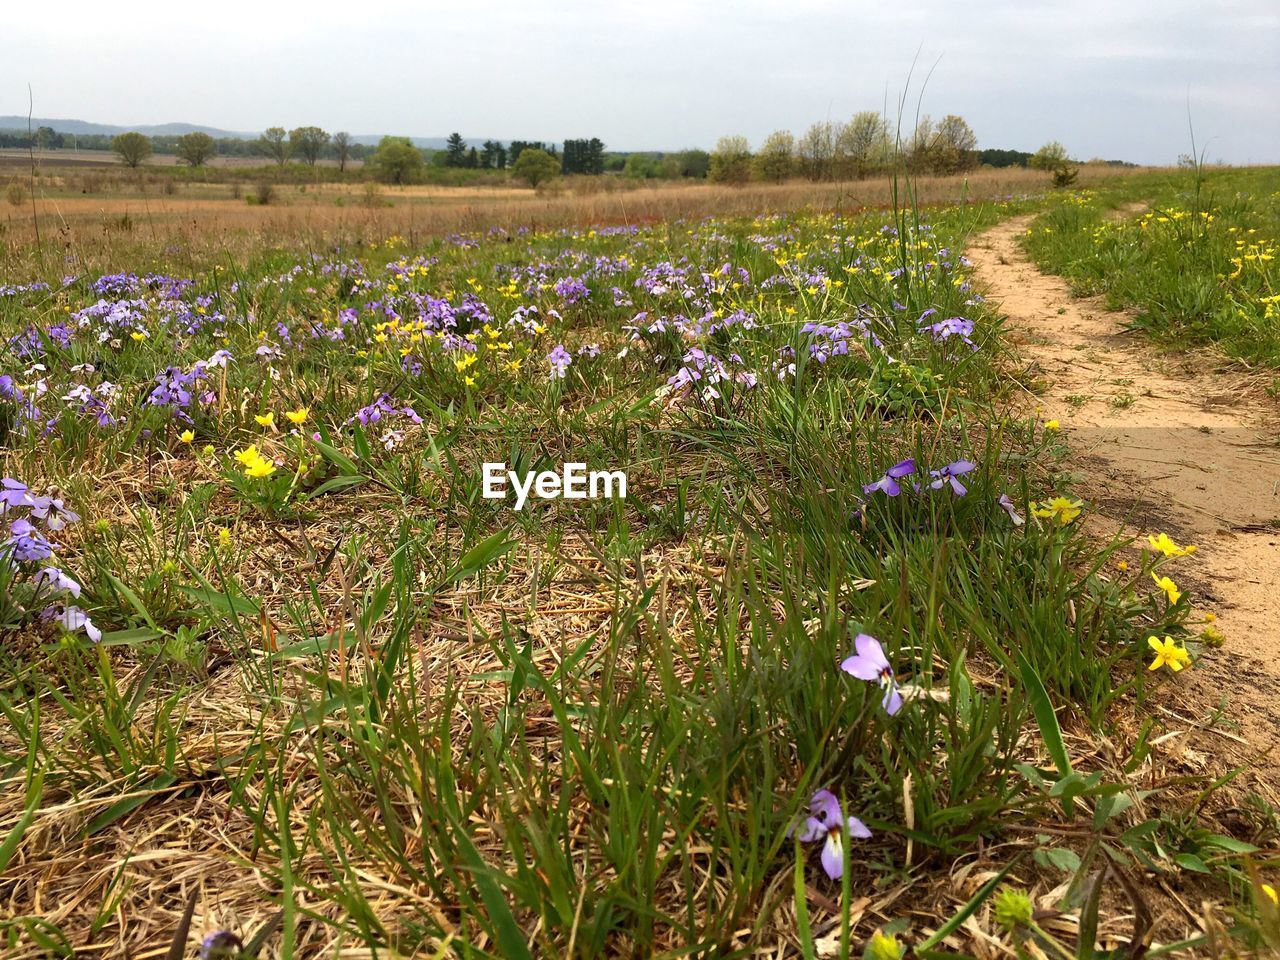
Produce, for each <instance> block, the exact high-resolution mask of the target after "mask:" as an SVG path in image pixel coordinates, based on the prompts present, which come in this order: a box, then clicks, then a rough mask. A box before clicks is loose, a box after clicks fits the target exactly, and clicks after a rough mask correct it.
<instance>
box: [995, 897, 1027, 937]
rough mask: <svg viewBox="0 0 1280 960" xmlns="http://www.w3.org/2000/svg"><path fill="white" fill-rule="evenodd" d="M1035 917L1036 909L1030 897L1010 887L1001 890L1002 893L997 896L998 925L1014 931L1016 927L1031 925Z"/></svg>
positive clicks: (996, 913)
mask: <svg viewBox="0 0 1280 960" xmlns="http://www.w3.org/2000/svg"><path fill="white" fill-rule="evenodd" d="M1034 915H1035V908H1034V907H1033V906H1032V904H1031V898H1030V897H1029V896H1027V895H1026V894H1025V893H1023V892H1022V891H1021V890H1014V889H1012V888H1010V887H1001V888H1000V892H999V893H997V894H996V896H995V916H996V923H998V924H1000V926H1002V927H1004V928H1005V929H1006V930H1013V929H1014V928H1015V927H1020V926H1025V925H1026V924H1028V923H1030V922H1031V918H1032V917H1033V916H1034Z"/></svg>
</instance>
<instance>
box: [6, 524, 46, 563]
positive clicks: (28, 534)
mask: <svg viewBox="0 0 1280 960" xmlns="http://www.w3.org/2000/svg"><path fill="white" fill-rule="evenodd" d="M9 534H10V536H9V539H8V540H6V541H4V543H0V551H3V550H4V548H6V547H7V548H8V549H9V551H10V553H11V555H12V556H13V558H14V559H15V560H18V561H20V562H22V563H31V562H33V561H37V560H47V559H48V558H49V557H50V556H52V555H53V544H51V543H50V542H49V541H48V540H46V539H45V538H44V537H43V536H42V535H41V534H40V532H39V531H38V530H36V528H35V527H33V526H32V525H31V522H30V521H29V520H15V521H13V525H12V526H10V527H9Z"/></svg>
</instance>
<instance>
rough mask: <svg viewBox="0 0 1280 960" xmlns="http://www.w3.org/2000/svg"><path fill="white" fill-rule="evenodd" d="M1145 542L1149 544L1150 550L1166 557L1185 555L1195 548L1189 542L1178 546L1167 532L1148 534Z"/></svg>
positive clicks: (1193, 551)
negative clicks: (1183, 545)
mask: <svg viewBox="0 0 1280 960" xmlns="http://www.w3.org/2000/svg"><path fill="white" fill-rule="evenodd" d="M1147 543H1149V544H1151V549H1152V550H1155V551H1157V552H1159V553H1163V554H1164V555H1165V556H1166V557H1185V556H1188V555H1190V554H1193V553H1195V552H1196V548H1195V547H1193V546H1191V545H1190V544H1188V545H1187V546H1185V547H1180V546H1178V545H1177V544H1176V543H1174V541H1173V540H1172V539H1171V538H1170V537H1169V535H1168V534H1167V533H1161V534H1159V535H1153V536H1148V537H1147Z"/></svg>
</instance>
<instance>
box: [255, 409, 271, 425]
mask: <svg viewBox="0 0 1280 960" xmlns="http://www.w3.org/2000/svg"><path fill="white" fill-rule="evenodd" d="M253 419H255V420H257V421H258V426H260V427H271V426H274V425H275V422H276V415H275V414H274V413H270V412H268V413H265V414H262V415H261V416H258V415H257V414H255V415H254V417H253Z"/></svg>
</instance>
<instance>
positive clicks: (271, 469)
mask: <svg viewBox="0 0 1280 960" xmlns="http://www.w3.org/2000/svg"><path fill="white" fill-rule="evenodd" d="M275 472H276V465H275V464H274V463H272V462H271V461H270V460H267V459H266V458H265V457H260V458H259V459H258V460H256V461H255V462H253V463H250V464H246V465H245V468H244V475H245V476H246V477H253V478H254V479H255V480H261V479H265V478H266V477H269V476H271V475H272V474H273V473H275Z"/></svg>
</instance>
